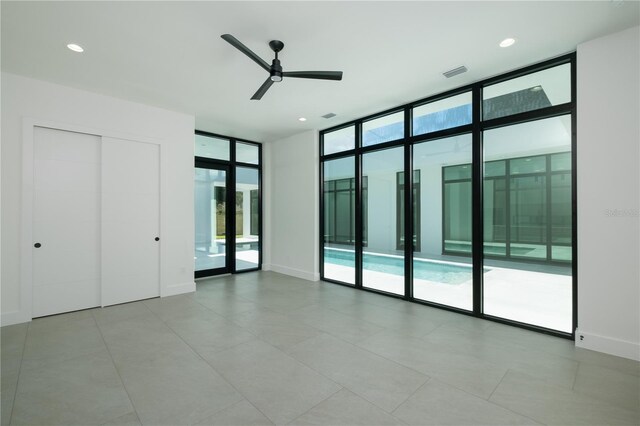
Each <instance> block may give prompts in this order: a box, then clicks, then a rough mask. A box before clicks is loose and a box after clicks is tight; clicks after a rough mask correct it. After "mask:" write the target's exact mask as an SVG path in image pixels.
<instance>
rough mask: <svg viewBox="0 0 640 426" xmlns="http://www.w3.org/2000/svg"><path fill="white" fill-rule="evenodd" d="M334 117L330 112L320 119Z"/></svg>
mask: <svg viewBox="0 0 640 426" xmlns="http://www.w3.org/2000/svg"><path fill="white" fill-rule="evenodd" d="M335 116H336V115H335V114H334V113H332V112H330V113H329V114H325V115H323V116H322V118H333V117H335Z"/></svg>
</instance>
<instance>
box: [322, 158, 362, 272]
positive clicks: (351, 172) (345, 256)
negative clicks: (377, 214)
mask: <svg viewBox="0 0 640 426" xmlns="http://www.w3.org/2000/svg"><path fill="white" fill-rule="evenodd" d="M323 188H324V194H323V197H324V199H323V204H324V276H325V278H328V279H332V280H336V281H341V282H344V283H349V284H355V265H356V263H355V251H354V250H355V238H356V233H355V200H356V183H355V163H354V158H353V157H347V158H340V159H337V160H331V161H326V162H325V163H324V182H323Z"/></svg>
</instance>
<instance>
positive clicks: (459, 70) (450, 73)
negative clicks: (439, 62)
mask: <svg viewBox="0 0 640 426" xmlns="http://www.w3.org/2000/svg"><path fill="white" fill-rule="evenodd" d="M467 71H468V70H467V67H465V66H464V65H462V66H461V67H458V68H454V69H452V70H449V71H446V72H443V73H442V75H444V76H445V77H447V78H451V77H453V76H454V75H458V74H462V73H463V72H467Z"/></svg>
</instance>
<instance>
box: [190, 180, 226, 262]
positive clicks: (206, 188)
mask: <svg viewBox="0 0 640 426" xmlns="http://www.w3.org/2000/svg"><path fill="white" fill-rule="evenodd" d="M194 183H195V194H194V196H195V228H196V232H195V263H196V265H195V270H196V271H203V270H207V269H214V268H224V267H225V262H226V245H225V230H226V221H225V211H226V200H225V194H226V173H225V172H224V171H223V170H211V169H201V168H198V167H196V169H195V182H194Z"/></svg>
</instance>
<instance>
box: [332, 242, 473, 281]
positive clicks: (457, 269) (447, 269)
mask: <svg viewBox="0 0 640 426" xmlns="http://www.w3.org/2000/svg"><path fill="white" fill-rule="evenodd" d="M363 257H364V259H363V263H364V265H363V268H364V269H366V270H369V271H376V272H384V273H387V274H393V275H401V276H402V275H404V258H402V257H399V256H389V255H381V254H371V253H363ZM324 261H325V263H332V264H334V265H340V266H349V267H352V268H353V267H354V265H355V253H354V252H353V251H349V250H337V249H331V248H326V247H325V249H324ZM413 277H414V278H415V279H418V280H426V281H434V282H438V283H443V284H462V283H464V282H466V281H469V280H471V279H472V278H473V276H472V269H471V266H465V265H452V264H448V263H440V262H433V261H428V260H422V259H414V262H413Z"/></svg>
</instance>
